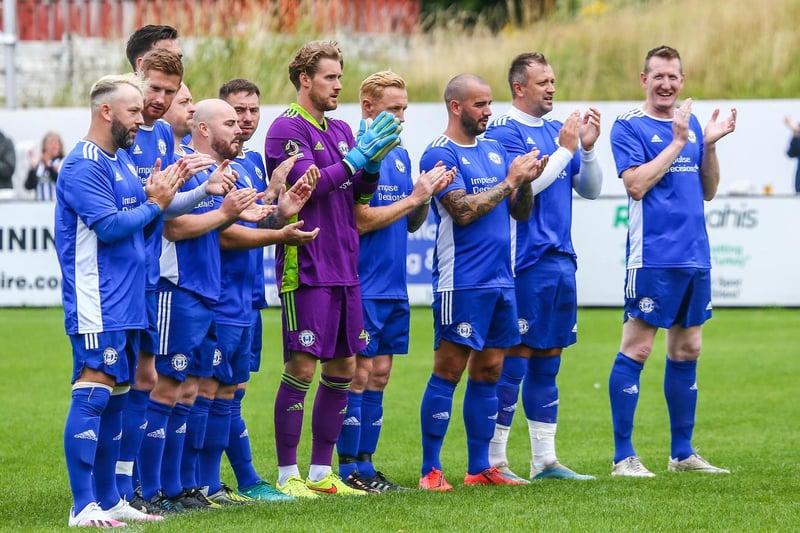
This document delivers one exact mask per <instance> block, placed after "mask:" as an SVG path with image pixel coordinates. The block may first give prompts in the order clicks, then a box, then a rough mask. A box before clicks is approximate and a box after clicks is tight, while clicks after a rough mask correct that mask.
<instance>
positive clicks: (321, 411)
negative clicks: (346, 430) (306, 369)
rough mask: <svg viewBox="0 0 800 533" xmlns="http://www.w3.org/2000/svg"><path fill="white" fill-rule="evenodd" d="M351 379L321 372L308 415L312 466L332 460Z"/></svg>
mask: <svg viewBox="0 0 800 533" xmlns="http://www.w3.org/2000/svg"><path fill="white" fill-rule="evenodd" d="M350 381H351V379H349V378H339V377H333V376H326V375H325V374H320V378H319V388H318V389H317V396H316V397H315V398H314V412H313V413H312V415H311V434H312V440H311V464H312V465H330V464H331V463H332V462H333V447H334V446H335V445H336V441H337V440H338V439H339V433H340V432H341V430H342V422H343V421H344V413H345V409H347V391H348V389H349V388H350Z"/></svg>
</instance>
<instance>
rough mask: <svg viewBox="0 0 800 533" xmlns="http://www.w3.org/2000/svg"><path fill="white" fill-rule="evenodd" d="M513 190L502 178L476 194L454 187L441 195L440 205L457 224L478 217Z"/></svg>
mask: <svg viewBox="0 0 800 533" xmlns="http://www.w3.org/2000/svg"><path fill="white" fill-rule="evenodd" d="M512 192H514V187H513V186H512V185H511V184H510V183H509V182H508V180H503V181H501V182H500V183H498V184H497V185H495V186H494V187H492V188H490V189H487V190H485V191H483V192H479V193H477V194H467V191H465V190H464V189H454V190H452V191H450V192H449V193H447V194H445V195H444V196H442V198H441V199H440V201H441V203H442V205H443V206H444V208H445V209H447V212H448V213H450V216H451V217H453V221H454V222H455V223H456V224H458V225H459V226H466V225H467V224H469V223H471V222H474V221H475V220H477V219H479V218H480V217H482V216H483V215H485V214H486V213H488V212H489V211H491V210H492V209H494V208H495V207H497V204H499V203H500V202H502V201H503V200H505V199H506V197H507V196H509V195H510V194H511V193H512Z"/></svg>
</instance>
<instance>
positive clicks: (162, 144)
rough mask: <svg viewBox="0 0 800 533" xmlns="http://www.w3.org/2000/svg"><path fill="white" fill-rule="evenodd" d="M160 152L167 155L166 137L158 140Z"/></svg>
mask: <svg viewBox="0 0 800 533" xmlns="http://www.w3.org/2000/svg"><path fill="white" fill-rule="evenodd" d="M158 153H159V154H161V155H167V143H165V142H164V139H159V140H158Z"/></svg>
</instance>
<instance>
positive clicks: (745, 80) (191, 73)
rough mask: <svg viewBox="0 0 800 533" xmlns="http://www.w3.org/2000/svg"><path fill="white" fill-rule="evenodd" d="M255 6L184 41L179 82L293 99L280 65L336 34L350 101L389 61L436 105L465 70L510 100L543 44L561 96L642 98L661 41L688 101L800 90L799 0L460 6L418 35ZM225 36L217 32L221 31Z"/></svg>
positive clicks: (199, 90) (204, 89) (413, 93)
mask: <svg viewBox="0 0 800 533" xmlns="http://www.w3.org/2000/svg"><path fill="white" fill-rule="evenodd" d="M263 16H264V15H261V14H259V13H253V14H252V16H249V17H245V18H246V20H243V21H242V23H241V25H242V26H243V27H244V28H246V29H245V30H242V29H241V28H239V29H238V31H237V32H236V35H237V36H236V37H230V35H227V34H226V33H225V31H224V30H225V29H224V28H220V29H219V32H220V33H219V37H209V38H207V39H201V40H199V41H197V42H196V44H195V45H193V46H192V47H191V49H187V82H188V84H189V86H190V87H191V88H192V90H193V92H195V96H196V97H197V96H198V95H199V96H200V97H208V96H212V95H214V94H215V93H216V90H217V88H218V87H219V86H220V85H221V84H222V83H224V82H225V81H227V80H228V79H230V78H231V77H235V76H243V77H248V78H251V79H253V80H255V81H256V82H258V83H259V85H260V86H261V87H262V91H264V93H263V94H262V103H274V104H280V103H285V102H288V101H291V100H292V99H293V98H294V88H293V87H291V85H290V84H289V82H288V80H287V71H286V67H287V65H288V63H289V61H290V60H291V57H292V56H293V55H294V52H295V51H296V50H297V48H299V46H300V45H301V44H302V43H303V42H305V41H308V40H313V39H337V40H338V41H339V42H340V43H341V45H342V48H343V51H344V54H345V72H344V76H343V79H342V83H343V84H344V90H343V93H342V98H341V99H342V101H350V102H353V101H357V97H358V86H359V84H360V82H361V80H362V79H363V78H364V77H365V76H366V75H368V74H369V73H371V72H373V71H375V70H379V69H384V68H391V69H392V70H394V71H396V72H398V73H400V74H401V75H402V76H403V77H404V78H405V79H406V81H407V82H408V86H409V96H410V99H411V100H412V101H438V100H440V99H441V95H442V91H443V88H444V86H445V84H446V83H447V81H448V80H449V79H450V78H452V77H453V76H454V75H456V74H459V73H462V72H473V73H476V74H479V75H481V76H483V77H484V78H485V79H486V80H487V81H488V82H489V83H490V85H491V86H492V87H493V89H494V97H495V99H496V100H507V99H509V95H508V88H507V82H506V74H507V68H508V64H509V63H510V61H511V58H513V57H514V56H515V55H516V54H518V53H520V52H524V51H531V50H538V51H541V52H543V53H544V54H545V55H546V56H547V58H548V60H549V61H550V62H551V64H552V65H553V66H554V69H555V73H556V77H557V80H558V82H557V87H558V98H559V99H561V100H638V99H640V98H642V92H641V88H640V85H639V79H638V73H639V72H640V71H641V68H642V61H643V58H644V54H645V52H646V51H647V50H649V49H650V48H653V47H655V46H657V45H660V44H669V45H671V46H673V47H675V48H677V49H678V50H679V51H680V52H681V54H682V57H683V63H684V70H685V72H686V74H687V81H686V88H685V94H686V95H687V96H692V97H695V98H703V99H724V98H794V97H797V95H798V94H800V68H798V66H800V32H799V31H797V21H798V20H800V2H797V0H766V1H765V2H763V3H761V4H759V7H758V8H757V9H756V8H754V4H753V3H752V1H749V0H705V1H702V2H699V1H697V0H665V1H650V2H641V1H639V2H613V1H608V2H605V3H604V2H594V3H591V4H587V5H586V6H585V7H584V8H583V9H582V10H581V11H580V12H579V15H578V17H577V18H569V19H568V18H566V17H565V16H564V14H563V13H561V12H557V13H556V15H555V16H554V17H552V18H551V19H549V20H544V21H539V22H535V23H533V24H531V25H530V26H528V27H525V28H514V27H507V28H505V29H504V30H502V31H501V32H499V33H493V32H492V31H490V29H489V27H488V25H486V24H481V22H480V20H479V21H478V24H477V25H475V26H471V27H469V28H467V27H465V24H464V21H465V18H464V17H463V16H462V15H459V14H458V13H457V12H455V13H454V12H452V11H447V12H445V14H444V15H442V14H440V15H439V16H437V17H436V18H435V20H434V21H433V23H432V24H429V26H430V30H429V31H428V32H426V33H421V34H417V35H411V36H408V37H398V36H392V37H381V36H364V35H360V36H359V35H353V34H351V33H347V32H345V31H341V32H339V33H338V34H328V33H326V34H322V33H319V32H318V31H317V30H315V29H314V27H315V26H314V24H311V23H306V24H304V25H301V26H300V27H298V29H297V31H296V32H293V33H291V34H276V33H274V26H272V25H270V23H269V22H268V21H265V20H264V19H263ZM226 36H227V37H229V38H225V39H223V38H221V37H226Z"/></svg>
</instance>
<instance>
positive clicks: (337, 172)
mask: <svg viewBox="0 0 800 533" xmlns="http://www.w3.org/2000/svg"><path fill="white" fill-rule="evenodd" d="M342 66H343V58H342V54H341V50H340V49H339V47H338V45H337V44H336V43H335V42H330V41H316V42H311V43H308V44H306V45H304V46H303V47H302V48H301V49H300V50H299V51H298V52H297V54H296V55H295V57H294V59H293V60H292V62H291V64H290V65H289V79H290V80H291V82H292V84H293V85H294V86H295V88H296V89H297V102H296V103H293V104H291V105H290V106H289V108H288V109H287V110H286V111H285V112H284V113H283V114H282V115H281V116H280V117H278V118H277V119H276V120H275V121H274V122H273V123H272V125H271V126H270V129H269V131H268V133H267V141H266V144H265V150H264V152H265V158H266V165H267V172H268V173H271V172H272V170H274V169H275V168H276V167H277V166H278V165H279V164H280V163H281V161H283V160H284V159H286V158H288V157H291V156H294V155H297V156H298V160H297V163H296V164H295V166H294V168H293V169H292V171H291V172H290V173H289V176H288V177H287V183H289V184H292V183H294V182H295V181H296V180H297V179H299V177H300V176H302V175H303V173H304V172H305V171H306V169H307V168H308V167H309V166H311V165H312V164H313V165H316V166H317V167H318V168H319V170H320V178H319V181H318V182H317V184H316V188H315V189H314V192H313V193H312V195H311V198H310V199H309V200H308V202H307V203H306V204H305V206H304V207H303V208H302V209H301V210H300V213H299V214H298V219H299V220H303V221H304V223H305V226H306V227H319V228H320V234H319V238H318V239H316V240H314V241H312V242H310V243H308V244H306V245H305V246H303V247H296V246H290V245H278V246H277V248H276V274H277V281H278V290H279V293H280V296H281V301H282V307H283V342H284V362H285V365H284V372H283V374H282V376H281V383H280V387H279V388H278V394H277V397H276V400H275V445H276V450H277V455H278V483H277V488H278V489H279V490H281V491H282V492H284V493H285V494H288V495H290V496H293V497H312V498H314V497H318V496H319V495H320V494H336V495H364V494H367V492H368V487H366V485H363V484H362V483H359V482H358V481H357V480H349V481H350V483H349V484H348V482H347V481H348V480H344V481H343V480H342V479H341V478H339V476H337V475H336V474H334V473H333V472H332V470H331V463H332V459H333V448H334V445H335V444H336V441H337V439H338V438H339V432H340V430H341V427H342V422H343V419H344V412H345V409H346V407H347V393H348V389H349V387H350V382H351V380H352V379H353V375H354V372H355V359H354V357H353V354H355V353H357V352H359V351H361V350H363V349H364V347H365V344H366V343H365V338H366V332H365V331H364V319H363V314H362V309H361V293H360V287H359V281H358V250H359V246H358V232H357V230H356V222H355V209H354V205H355V204H356V203H365V202H369V200H370V198H371V197H372V195H373V193H374V192H375V190H376V188H377V182H378V172H379V169H380V163H381V160H382V159H383V157H385V155H386V154H387V153H388V152H389V151H390V150H391V149H392V148H394V147H395V146H396V145H397V143H399V133H400V125H399V121H398V120H397V119H395V118H394V116H392V115H391V114H388V113H383V114H381V115H379V116H378V117H377V118H376V119H375V121H374V122H372V123H370V124H369V125H368V124H367V123H366V121H362V124H361V129H360V131H359V139H358V142H357V143H355V142H354V139H353V134H352V131H351V129H350V127H349V126H348V125H347V124H346V123H345V122H343V121H340V120H336V119H331V118H327V117H325V112H326V111H332V110H334V109H336V107H337V106H338V97H339V92H340V91H341V90H342V85H341V83H340V81H339V79H340V78H341V75H342ZM320 310H324V312H320ZM318 360H319V361H320V364H321V374H320V385H319V388H318V391H317V394H316V398H315V401H314V407H313V413H312V423H311V427H312V433H313V441H312V442H313V444H312V448H311V463H310V468H309V473H308V478H307V480H303V478H302V477H301V476H300V471H299V468H298V465H297V446H298V443H299V441H300V434H301V430H302V424H303V411H304V408H305V397H306V393H307V392H308V389H309V388H310V386H311V381H312V379H313V377H314V373H315V371H316V365H317V361H318Z"/></svg>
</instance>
